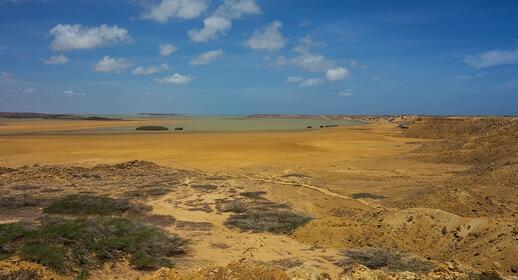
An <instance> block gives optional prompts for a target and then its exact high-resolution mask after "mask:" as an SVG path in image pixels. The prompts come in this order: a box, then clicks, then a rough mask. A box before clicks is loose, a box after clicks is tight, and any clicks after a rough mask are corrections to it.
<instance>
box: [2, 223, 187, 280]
mask: <svg viewBox="0 0 518 280" xmlns="http://www.w3.org/2000/svg"><path fill="white" fill-rule="evenodd" d="M0 237H1V238H2V239H1V241H2V243H1V244H3V246H9V247H12V248H17V249H18V250H14V249H13V250H11V253H13V252H15V251H19V252H20V258H21V259H23V260H28V261H33V262H37V263H40V264H42V265H44V266H47V267H49V268H51V269H53V270H55V271H58V272H72V271H76V272H77V271H81V273H82V274H85V273H87V271H88V269H90V268H93V267H98V266H100V265H101V264H103V263H104V262H106V261H110V260H111V261H114V260H119V259H122V258H125V257H129V260H130V264H131V265H132V266H134V267H135V268H136V269H156V268H159V267H162V266H164V265H167V266H171V265H172V261H171V260H170V259H169V257H173V256H177V255H180V254H183V253H184V252H185V250H186V245H187V241H186V240H184V239H183V238H180V237H179V236H176V235H171V234H168V233H167V232H165V231H163V230H161V229H159V228H156V227H153V226H150V225H146V224H143V223H139V222H132V221H129V220H127V219H122V218H102V217H99V218H95V219H75V220H67V219H61V218H48V217H47V218H45V220H43V221H42V222H41V223H40V224H38V225H36V226H34V227H32V228H26V227H25V225H21V224H19V223H16V224H8V225H1V226H0Z"/></svg>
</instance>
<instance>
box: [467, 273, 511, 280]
mask: <svg viewBox="0 0 518 280" xmlns="http://www.w3.org/2000/svg"><path fill="white" fill-rule="evenodd" d="M469 279H470V280H504V278H502V277H500V275H498V273H496V272H494V271H490V272H482V273H470V274H469Z"/></svg>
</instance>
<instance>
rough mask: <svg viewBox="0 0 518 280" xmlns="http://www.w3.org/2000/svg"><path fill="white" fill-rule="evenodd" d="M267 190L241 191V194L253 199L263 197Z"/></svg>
mask: <svg viewBox="0 0 518 280" xmlns="http://www.w3.org/2000/svg"><path fill="white" fill-rule="evenodd" d="M265 194H266V192H265V191H257V192H242V193H240V195H241V196H244V197H246V198H251V199H257V198H262V197H263V195H265Z"/></svg>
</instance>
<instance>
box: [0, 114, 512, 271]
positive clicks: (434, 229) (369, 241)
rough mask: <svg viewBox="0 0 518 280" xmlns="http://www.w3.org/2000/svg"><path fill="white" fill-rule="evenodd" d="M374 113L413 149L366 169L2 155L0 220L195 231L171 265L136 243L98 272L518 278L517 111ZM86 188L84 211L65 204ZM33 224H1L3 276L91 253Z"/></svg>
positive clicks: (106, 261) (82, 202) (97, 267)
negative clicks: (52, 255)
mask: <svg viewBox="0 0 518 280" xmlns="http://www.w3.org/2000/svg"><path fill="white" fill-rule="evenodd" d="M371 121H373V122H382V123H384V124H386V123H389V124H391V125H392V126H393V129H394V130H395V131H397V133H398V134H399V135H400V137H405V138H408V139H414V140H412V141H415V143H414V142H412V143H409V145H412V146H413V147H415V149H413V150H412V152H406V153H403V154H397V155H396V156H391V157H385V158H380V162H379V163H376V162H375V163H369V165H368V167H369V169H368V170H367V169H364V170H362V171H361V172H360V171H359V168H360V167H362V165H361V162H358V164H357V166H356V167H349V166H338V167H336V168H335V169H333V170H298V169H293V170H282V171H279V170H275V169H268V168H265V167H262V168H258V169H254V170H253V172H252V171H251V169H250V170H248V171H240V172H230V171H229V172H216V173H213V172H209V171H204V170H192V169H191V170H181V169H177V168H170V167H164V166H160V165H157V164H154V163H152V162H147V161H129V162H125V163H120V164H98V165H94V166H70V165H34V166H23V167H18V168H7V167H5V168H0V221H1V223H2V224H9V223H15V222H22V223H24V224H33V225H40V224H44V223H45V222H44V221H45V219H49V217H51V218H55V219H57V218H59V219H65V220H70V219H77V218H81V219H86V220H90V221H97V220H96V219H105V218H99V217H98V216H102V217H108V216H109V217H118V218H121V219H128V220H131V221H137V222H139V223H142V224H150V225H151V226H153V227H156V228H157V229H160V230H163V231H164V232H165V233H167V234H173V235H174V236H179V237H181V238H184V239H186V240H189V241H188V245H187V249H186V250H185V252H184V253H181V254H178V255H175V256H174V257H173V256H171V257H168V258H171V259H172V260H173V261H174V262H175V265H174V267H171V268H166V267H164V268H160V269H157V268H158V267H155V266H153V268H152V269H144V270H142V269H138V268H137V266H136V265H135V262H132V258H133V257H134V254H135V252H134V250H133V251H131V250H129V251H128V253H124V254H116V256H115V255H113V256H111V257H108V258H105V259H102V261H101V262H96V263H93V264H92V265H90V266H88V273H87V274H84V277H85V278H92V279H109V278H113V279H116V278H118V279H164V280H165V279H516V278H518V226H517V224H518V223H517V222H518V218H517V215H518V190H517V187H518V178H517V176H518V175H517V174H518V161H517V159H518V144H517V143H518V120H517V119H516V118H422V117H417V116H411V117H401V118H398V117H390V118H389V119H387V118H383V119H380V118H378V119H374V120H371ZM409 141H410V140H409ZM381 159H383V160H381ZM428 163H434V164H433V165H428ZM388 165H391V166H393V165H399V166H398V167H396V168H387V166H388ZM421 165H422V166H424V168H421V167H420V166H421ZM450 165H453V166H454V167H453V168H451V167H450ZM412 168H415V169H416V171H415V172H416V174H407V172H409V171H408V170H410V171H411V170H412ZM343 185H356V186H357V187H355V188H352V189H343V188H341V186H343ZM380 186H385V187H380ZM389 186H390V187H389ZM78 197H79V198H80V199H82V200H80V201H79V202H77V204H74V205H77V209H83V210H82V211H74V212H70V211H61V210H60V211H61V212H60V211H57V210H56V209H61V208H59V207H58V206H59V205H60V204H59V203H64V201H68V202H69V203H72V202H73V201H75V200H74V199H77V198H78ZM72 198H73V199H72ZM99 198H102V199H104V198H109V199H112V200H110V201H109V203H108V204H110V203H112V204H113V205H115V207H108V206H107V205H106V204H102V201H105V200H102V199H101V200H97V199H99ZM91 201H94V202H95V203H96V204H94V207H91V205H89V204H88V203H91ZM58 202H59V203H58ZM56 203H58V204H57V205H56ZM74 203H75V202H74ZM119 204H120V206H119ZM67 205H68V204H67ZM87 206H88V207H87ZM81 207H83V208H81ZM89 207H90V208H89ZM52 209H54V210H52ZM101 209H103V210H106V211H108V212H106V211H100V210H101ZM30 235H31V233H27V234H25V235H23V234H21V235H20V236H19V237H16V238H10V235H9V232H8V231H6V230H5V228H4V229H3V231H2V228H0V241H1V242H4V244H0V259H3V260H2V261H0V279H61V278H63V279H73V278H74V277H78V275H79V276H81V275H80V273H81V271H82V269H83V268H84V267H83V264H82V263H81V262H78V263H74V265H75V266H77V267H75V268H74V269H70V270H67V271H66V272H59V271H56V270H55V269H52V268H51V266H49V265H46V264H45V263H43V262H42V259H41V258H40V259H38V258H32V259H28V257H27V256H28V255H27V254H24V253H23V252H24V249H23V248H25V247H23V246H25V245H27V244H22V243H24V242H27V240H29V239H30V238H32V237H31V236H30ZM5 240H8V241H5ZM66 242H73V241H72V240H70V241H66V240H65V241H64V243H63V244H67V243H66ZM157 242H158V241H157ZM60 244H61V243H60ZM16 248H21V249H16ZM146 250H147V249H146ZM95 252H98V251H95ZM115 252H117V250H116V251H115ZM153 253H154V252H153ZM89 257H91V256H89ZM166 257H167V256H166ZM67 259H70V260H71V259H72V257H71V256H67ZM150 270H151V271H150Z"/></svg>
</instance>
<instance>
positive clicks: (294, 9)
mask: <svg viewBox="0 0 518 280" xmlns="http://www.w3.org/2000/svg"><path fill="white" fill-rule="evenodd" d="M517 14H518V1H512V0H508V1H498V0H487V1H477V0H469V1H461V0H458V1H418V0H413V1H381V0H379V1H368V0H367V1H346V0H340V1H331V0H329V1H322V0H156V1H154V0H110V1H101V0H0V111H37V112H55V113H58V112H60V113H102V114H132V113H138V112H168V113H169V112H175V113H188V114H252V113H301V114H508V115H516V114H518V109H517V108H518V16H516V15H517Z"/></svg>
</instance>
